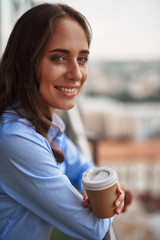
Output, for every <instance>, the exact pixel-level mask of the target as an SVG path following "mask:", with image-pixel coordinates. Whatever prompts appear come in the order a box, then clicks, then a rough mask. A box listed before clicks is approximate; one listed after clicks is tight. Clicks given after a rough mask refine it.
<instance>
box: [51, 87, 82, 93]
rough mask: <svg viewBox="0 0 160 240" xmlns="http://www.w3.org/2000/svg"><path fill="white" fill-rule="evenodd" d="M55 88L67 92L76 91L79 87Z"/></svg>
mask: <svg viewBox="0 0 160 240" xmlns="http://www.w3.org/2000/svg"><path fill="white" fill-rule="evenodd" d="M55 88H56V89H58V90H60V91H63V92H66V93H74V92H75V91H76V90H77V88H64V87H55Z"/></svg>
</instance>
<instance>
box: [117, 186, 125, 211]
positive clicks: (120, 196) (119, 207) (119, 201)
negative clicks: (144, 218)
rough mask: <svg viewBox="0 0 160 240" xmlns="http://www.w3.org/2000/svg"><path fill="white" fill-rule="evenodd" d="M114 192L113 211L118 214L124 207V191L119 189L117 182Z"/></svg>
mask: <svg viewBox="0 0 160 240" xmlns="http://www.w3.org/2000/svg"><path fill="white" fill-rule="evenodd" d="M116 192H117V199H116V200H115V202H114V204H115V206H116V209H115V213H116V214H117V215H118V214H120V213H121V212H122V211H123V208H124V199H125V192H124V191H123V190H122V189H121V187H120V185H119V184H117V189H116Z"/></svg>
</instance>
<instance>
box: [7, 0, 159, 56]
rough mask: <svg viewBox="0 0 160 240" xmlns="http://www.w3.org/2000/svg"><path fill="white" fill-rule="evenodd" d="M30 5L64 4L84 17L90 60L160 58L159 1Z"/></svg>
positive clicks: (72, 1) (69, 0)
mask: <svg viewBox="0 0 160 240" xmlns="http://www.w3.org/2000/svg"><path fill="white" fill-rule="evenodd" d="M5 2H6V1H5ZM33 2H35V3H36V4H39V3H43V2H62V3H67V4H68V5H70V6H72V7H74V8H76V9H77V10H78V11H80V12H81V13H82V14H83V15H85V16H86V18H87V19H88V21H89V23H90V25H91V27H92V31H93V39H92V43H91V49H90V52H91V56H90V58H91V59H95V60H97V59H109V60H110V59H111V60H112V59H113V60H117V59H118V60H119V59H122V60H138V59H142V60H148V59H149V60H150V59H160V0H99V1H97V0H62V1H61V0H60V1H58V0H33Z"/></svg>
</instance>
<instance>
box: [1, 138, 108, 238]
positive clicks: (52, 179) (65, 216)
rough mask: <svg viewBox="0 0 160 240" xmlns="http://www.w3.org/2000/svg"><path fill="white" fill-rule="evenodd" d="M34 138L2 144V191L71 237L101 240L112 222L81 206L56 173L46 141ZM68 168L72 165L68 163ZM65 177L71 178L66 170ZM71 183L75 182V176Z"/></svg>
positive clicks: (70, 187)
mask: <svg viewBox="0 0 160 240" xmlns="http://www.w3.org/2000/svg"><path fill="white" fill-rule="evenodd" d="M37 136H38V134H37V135H34V134H31V135H30V134H26V135H25V136H21V135H17V134H13V135H9V136H8V137H6V138H5V139H4V140H3V141H2V143H1V149H0V150H1V154H2V156H3V158H2V163H1V164H2V165H1V166H3V167H1V170H0V176H1V180H2V187H3V189H4V191H5V192H6V193H7V194H8V195H9V196H10V197H11V198H13V199H14V200H16V201H17V202H18V203H19V204H21V205H23V206H24V207H26V208H27V209H28V210H30V211H32V212H33V213H34V214H36V215H37V216H39V217H40V218H41V219H43V220H45V221H46V222H48V223H50V224H51V225H52V226H55V227H56V228H58V229H59V230H61V231H63V232H64V233H66V234H68V235H70V236H71V237H74V238H78V239H88V240H89V239H92V240H94V239H95V240H97V239H102V238H103V237H104V235H105V233H106V232H107V231H108V229H109V227H110V224H111V219H97V218H96V217H95V216H94V215H93V213H92V211H91V209H90V208H88V207H87V208H86V207H83V206H82V200H83V197H82V195H81V194H80V193H79V192H78V191H77V190H76V189H75V188H74V186H73V185H72V184H71V182H70V180H69V178H68V177H67V176H66V175H64V174H62V173H61V171H60V170H59V166H58V165H57V163H56V161H55V159H54V156H53V155H52V152H51V149H50V147H49V144H48V143H47V141H46V140H45V139H44V138H43V137H42V136H41V138H40V137H37ZM67 154H69V153H67ZM67 165H68V167H69V166H71V165H72V164H71V160H70V163H69V161H68V164H67ZM82 165H83V164H82ZM67 174H68V176H69V177H70V176H71V174H70V173H69V170H67ZM71 179H72V180H73V179H75V176H74V174H73V175H72V176H71ZM75 181H76V180H75Z"/></svg>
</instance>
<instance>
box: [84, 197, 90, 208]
mask: <svg viewBox="0 0 160 240" xmlns="http://www.w3.org/2000/svg"><path fill="white" fill-rule="evenodd" d="M83 205H84V206H85V207H88V206H89V205H90V202H89V199H88V198H86V199H84V200H83Z"/></svg>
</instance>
